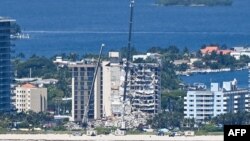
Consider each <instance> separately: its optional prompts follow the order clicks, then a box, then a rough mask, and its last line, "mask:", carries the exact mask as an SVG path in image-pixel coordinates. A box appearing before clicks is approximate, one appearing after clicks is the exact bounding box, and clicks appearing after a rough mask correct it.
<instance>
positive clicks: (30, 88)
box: [14, 83, 47, 112]
mask: <svg viewBox="0 0 250 141" xmlns="http://www.w3.org/2000/svg"><path fill="white" fill-rule="evenodd" d="M14 93H15V106H16V109H17V112H27V111H29V110H31V111H34V112H44V111H46V110H47V88H38V87H36V86H35V85H32V84H29V83H27V84H24V85H21V86H18V87H16V89H15V90H14Z"/></svg>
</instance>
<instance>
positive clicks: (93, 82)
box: [82, 44, 105, 127]
mask: <svg viewBox="0 0 250 141" xmlns="http://www.w3.org/2000/svg"><path fill="white" fill-rule="evenodd" d="M104 46H105V45H104V44H102V45H101V49H100V53H99V57H98V61H97V64H96V67H95V72H94V77H93V80H92V84H91V88H90V94H89V97H88V102H87V104H86V105H85V107H84V113H83V119H82V125H83V126H86V127H87V126H88V112H89V104H90V98H91V96H92V94H94V87H95V80H96V75H97V72H98V68H99V66H100V61H101V56H102V50H103V47H104Z"/></svg>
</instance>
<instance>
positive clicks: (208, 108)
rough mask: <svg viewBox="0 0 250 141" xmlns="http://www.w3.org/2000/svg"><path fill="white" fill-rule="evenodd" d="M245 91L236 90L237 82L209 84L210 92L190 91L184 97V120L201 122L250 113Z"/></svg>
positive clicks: (201, 90)
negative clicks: (225, 115)
mask: <svg viewBox="0 0 250 141" xmlns="http://www.w3.org/2000/svg"><path fill="white" fill-rule="evenodd" d="M249 101H250V100H249V93H248V90H247V89H240V88H237V81H236V80H233V81H229V82H223V86H222V87H220V86H219V83H211V88H210V90H207V89H206V87H204V89H192V90H189V91H188V92H187V95H186V96H185V97H184V118H194V119H195V121H196V122H202V121H204V120H205V119H206V118H212V117H215V116H217V115H220V114H224V113H237V112H241V111H250V102H249Z"/></svg>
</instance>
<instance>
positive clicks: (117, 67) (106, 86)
mask: <svg viewBox="0 0 250 141" xmlns="http://www.w3.org/2000/svg"><path fill="white" fill-rule="evenodd" d="M109 59H110V60H109V61H103V62H102V70H103V114H104V117H110V116H120V115H121V114H122V96H123V95H122V94H123V93H121V91H120V85H121V79H120V77H121V66H122V65H121V61H120V57H119V53H118V52H109Z"/></svg>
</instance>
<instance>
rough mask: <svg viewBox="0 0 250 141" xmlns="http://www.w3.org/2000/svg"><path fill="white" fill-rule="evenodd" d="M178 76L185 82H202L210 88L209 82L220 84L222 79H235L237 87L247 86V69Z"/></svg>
mask: <svg viewBox="0 0 250 141" xmlns="http://www.w3.org/2000/svg"><path fill="white" fill-rule="evenodd" d="M180 78H181V79H182V80H183V81H184V82H185V83H187V84H193V83H197V82H199V83H204V84H206V85H207V87H208V88H210V83H211V82H215V83H220V86H222V82H223V81H232V80H234V79H236V80H237V84H238V87H239V88H247V87H248V70H241V71H229V72H220V73H206V74H194V75H191V76H181V77H180Z"/></svg>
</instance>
